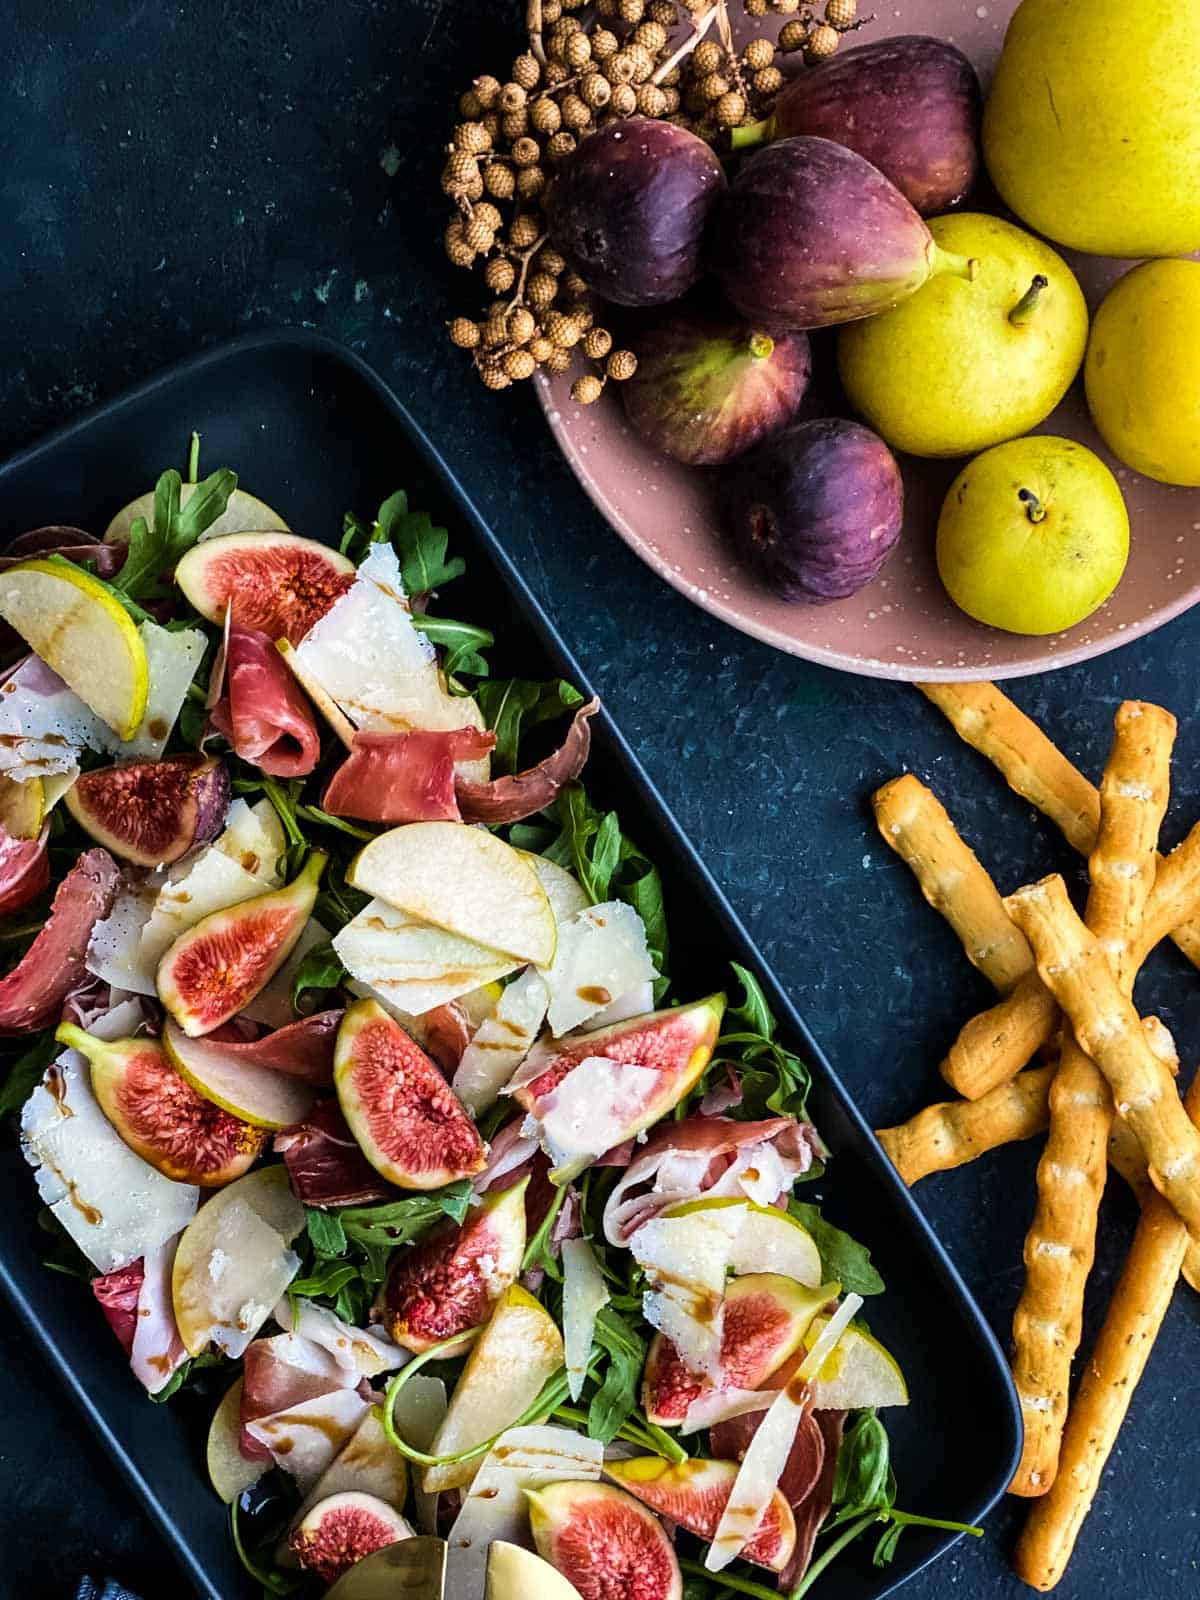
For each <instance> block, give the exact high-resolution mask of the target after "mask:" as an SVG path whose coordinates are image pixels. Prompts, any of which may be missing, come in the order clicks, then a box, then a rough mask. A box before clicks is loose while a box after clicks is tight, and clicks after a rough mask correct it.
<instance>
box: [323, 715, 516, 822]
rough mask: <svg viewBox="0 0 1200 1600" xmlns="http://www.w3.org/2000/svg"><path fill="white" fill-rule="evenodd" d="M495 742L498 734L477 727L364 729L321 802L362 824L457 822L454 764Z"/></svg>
mask: <svg viewBox="0 0 1200 1600" xmlns="http://www.w3.org/2000/svg"><path fill="white" fill-rule="evenodd" d="M495 743H496V735H495V734H494V733H483V732H481V731H480V730H479V729H478V728H453V729H451V730H450V731H448V732H429V731H425V730H416V729H414V730H412V731H411V732H408V733H364V732H362V731H360V732H358V733H356V734H355V735H354V742H353V744H352V745H351V748H350V754H349V755H348V756H347V757H346V759H345V761H343V762H342V764H341V766H340V767H339V768H338V769H337V771H336V772H335V773H334V774H333V776H332V777H331V778H330V780H329V782H328V783H327V784H326V786H325V793H324V795H323V796H322V798H321V804H322V806H323V807H324V809H325V810H326V811H328V812H330V813H331V815H333V816H335V817H356V818H357V819H358V820H359V821H360V822H458V821H459V807H458V804H457V802H456V800H455V780H454V764H455V762H457V761H478V760H479V758H480V757H481V756H485V755H487V753H488V751H489V750H491V749H492V747H493V745H494V744H495ZM481 787H483V788H487V787H489V786H488V785H486V784H484V785H482V786H481Z"/></svg>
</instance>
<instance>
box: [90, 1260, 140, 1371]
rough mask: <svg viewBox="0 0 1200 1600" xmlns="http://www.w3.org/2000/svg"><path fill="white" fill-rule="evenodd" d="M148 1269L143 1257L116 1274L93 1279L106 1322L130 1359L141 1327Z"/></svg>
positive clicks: (93, 1286)
mask: <svg viewBox="0 0 1200 1600" xmlns="http://www.w3.org/2000/svg"><path fill="white" fill-rule="evenodd" d="M144 1276H145V1268H144V1265H143V1262H142V1259H141V1257H140V1256H139V1257H138V1259H137V1260H136V1261H131V1262H130V1263H129V1265H128V1266H127V1267H118V1268H117V1269H116V1271H115V1272H102V1273H101V1274H100V1276H99V1277H97V1278H93V1279H92V1293H93V1294H94V1295H95V1296H96V1299H97V1300H98V1301H99V1302H100V1309H101V1311H103V1313H104V1318H105V1321H106V1322H107V1323H108V1325H109V1327H110V1328H111V1329H112V1331H113V1332H114V1333H115V1334H116V1336H117V1338H118V1339H119V1340H120V1343H121V1348H122V1350H124V1352H125V1354H126V1355H128V1354H129V1352H130V1351H131V1350H132V1349H133V1336H134V1334H135V1333H136V1332H137V1324H138V1296H139V1295H140V1294H141V1292H142V1279H143V1278H144Z"/></svg>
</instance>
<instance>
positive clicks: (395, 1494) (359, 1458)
mask: <svg viewBox="0 0 1200 1600" xmlns="http://www.w3.org/2000/svg"><path fill="white" fill-rule="evenodd" d="M418 1448H419V1447H418ZM407 1488H408V1468H407V1465H406V1463H405V1460H404V1457H403V1456H402V1455H401V1454H400V1452H399V1451H398V1450H394V1449H393V1448H392V1445H391V1443H390V1441H389V1439H388V1436H387V1434H386V1433H385V1432H384V1431H383V1423H382V1422H381V1421H380V1419H379V1411H378V1408H377V1407H375V1406H371V1407H370V1408H369V1409H368V1411H367V1413H366V1415H365V1416H364V1417H363V1419H362V1421H361V1422H360V1423H359V1425H358V1427H357V1428H356V1429H355V1430H354V1432H353V1434H351V1436H350V1438H349V1439H348V1440H347V1441H346V1443H345V1444H344V1445H343V1446H342V1448H341V1450H340V1451H339V1452H338V1454H337V1455H336V1456H335V1457H334V1459H333V1461H332V1462H331V1463H330V1465H329V1466H328V1467H326V1469H325V1471H324V1472H323V1473H322V1474H321V1476H320V1477H319V1478H318V1479H317V1481H316V1483H314V1484H313V1486H312V1488H311V1489H310V1490H309V1492H308V1494H307V1495H306V1496H305V1499H304V1501H303V1503H302V1504H301V1505H300V1507H299V1508H298V1509H297V1511H296V1514H295V1516H294V1517H293V1518H292V1525H293V1527H294V1526H295V1524H296V1523H297V1522H299V1521H300V1519H301V1518H302V1517H303V1516H304V1513H305V1512H306V1511H308V1510H309V1508H310V1507H312V1506H315V1505H316V1503H317V1501H318V1500H327V1499H328V1498H329V1496H330V1495H331V1494H350V1493H353V1494H373V1495H374V1496H375V1498H376V1499H377V1500H382V1501H383V1502H384V1504H385V1505H389V1506H391V1507H392V1509H393V1510H395V1511H402V1510H403V1509H404V1501H405V1497H406V1491H407ZM292 1559H293V1562H294V1559H295V1558H294V1557H293V1558H292ZM276 1560H277V1561H278V1557H276ZM291 1564H292V1562H289V1563H288V1565H291Z"/></svg>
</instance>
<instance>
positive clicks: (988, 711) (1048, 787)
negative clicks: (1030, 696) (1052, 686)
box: [916, 683, 1200, 1072]
mask: <svg viewBox="0 0 1200 1600" xmlns="http://www.w3.org/2000/svg"><path fill="white" fill-rule="evenodd" d="M916 687H917V688H918V689H919V690H920V691H921V693H922V694H923V695H924V696H925V698H926V699H927V700H929V701H931V702H932V703H933V704H934V705H935V706H937V708H938V710H939V711H941V712H942V713H943V714H944V715H945V717H946V718H947V720H948V721H949V722H950V724H951V726H952V727H953V728H954V731H955V732H956V733H957V734H958V735H959V737H960V738H961V739H962V740H963V741H964V743H966V744H969V745H970V746H971V748H972V749H973V750H978V751H979V753H980V755H982V756H986V757H987V759H988V760H989V761H990V762H991V763H992V765H993V766H994V767H996V768H997V770H998V771H999V772H1000V775H1001V776H1002V777H1003V778H1004V779H1005V781H1006V782H1007V784H1008V786H1009V788H1011V789H1013V790H1014V791H1015V792H1016V793H1017V794H1019V795H1020V796H1021V797H1022V799H1024V800H1028V801H1029V803H1030V804H1031V805H1033V806H1036V807H1037V809H1038V810H1039V811H1040V812H1041V813H1042V814H1043V816H1046V817H1048V818H1049V819H1050V821H1051V822H1053V823H1054V825H1055V827H1056V828H1058V830H1059V831H1060V832H1061V833H1062V835H1063V837H1064V838H1065V839H1066V841H1067V843H1068V844H1070V845H1071V846H1072V847H1073V848H1074V849H1076V850H1078V851H1079V853H1080V855H1087V854H1088V853H1089V852H1090V851H1091V849H1092V847H1093V845H1094V844H1095V842H1096V832H1097V829H1098V828H1099V826H1100V794H1099V791H1098V790H1097V789H1096V788H1095V786H1094V785H1093V784H1091V783H1089V782H1088V780H1087V779H1086V778H1085V777H1084V776H1083V774H1082V773H1081V772H1080V771H1079V769H1078V768H1077V767H1075V766H1072V764H1071V763H1070V762H1069V761H1068V760H1067V758H1066V756H1064V755H1063V753H1062V751H1061V750H1059V748H1058V747H1057V745H1055V744H1054V743H1053V741H1052V740H1050V739H1048V738H1047V737H1046V735H1045V734H1044V733H1043V732H1042V730H1041V729H1040V728H1039V727H1038V725H1037V723H1036V722H1033V721H1032V720H1031V719H1030V718H1029V717H1027V716H1026V715H1025V713H1024V712H1023V711H1021V710H1020V709H1019V708H1018V707H1017V706H1015V705H1014V704H1013V703H1012V701H1011V700H1010V699H1009V698H1008V696H1007V695H1005V694H1002V693H1001V692H1000V690H999V689H997V687H996V685H995V684H994V683H918V684H917V685H916ZM1166 933H1170V935H1171V937H1172V939H1174V941H1175V943H1176V944H1177V945H1178V946H1179V948H1180V950H1182V952H1183V954H1184V955H1185V956H1186V957H1187V958H1188V960H1189V961H1190V962H1191V963H1192V965H1193V966H1195V967H1200V916H1198V915H1197V913H1196V912H1195V911H1191V912H1189V913H1188V918H1187V921H1186V922H1183V921H1180V922H1179V923H1178V924H1176V925H1175V926H1174V927H1171V928H1168V929H1167V930H1165V932H1164V934H1162V935H1160V937H1164V938H1165V936H1166ZM1021 1065H1024V1063H1021ZM1018 1070H1019V1067H1014V1068H1013V1071H1014V1072H1016V1071H1018Z"/></svg>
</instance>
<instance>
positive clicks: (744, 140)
mask: <svg viewBox="0 0 1200 1600" xmlns="http://www.w3.org/2000/svg"><path fill="white" fill-rule="evenodd" d="M773 120H774V119H773V118H772V117H764V118H763V119H762V121H761V122H748V123H747V124H746V126H745V127H744V128H731V129H730V132H729V143H730V144H731V145H732V147H733V148H734V149H735V150H750V149H752V148H753V147H754V146H755V145H756V144H766V143H767V142H768V141H769V140H770V138H771V124H772V122H773Z"/></svg>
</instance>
